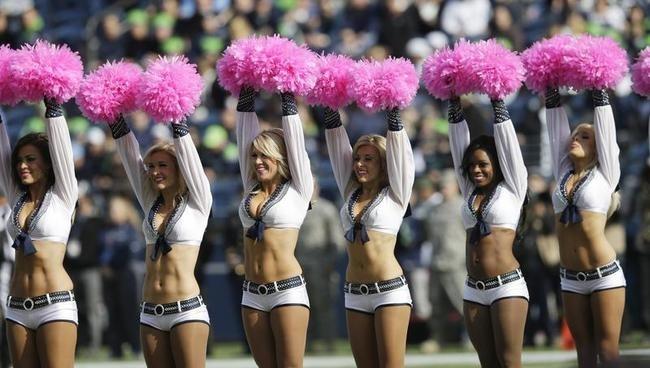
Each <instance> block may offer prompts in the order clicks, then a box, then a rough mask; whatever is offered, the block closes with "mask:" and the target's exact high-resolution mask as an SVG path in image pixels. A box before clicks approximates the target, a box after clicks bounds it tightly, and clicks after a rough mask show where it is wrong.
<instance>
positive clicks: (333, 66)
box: [307, 54, 355, 110]
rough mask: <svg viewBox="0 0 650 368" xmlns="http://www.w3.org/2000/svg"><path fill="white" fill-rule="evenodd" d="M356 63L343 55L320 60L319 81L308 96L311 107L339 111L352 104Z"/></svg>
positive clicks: (332, 55) (331, 55)
mask: <svg viewBox="0 0 650 368" xmlns="http://www.w3.org/2000/svg"><path fill="white" fill-rule="evenodd" d="M354 68H355V62H354V61H353V60H352V59H350V58H348V57H346V56H342V55H334V54H330V55H327V56H322V57H320V58H319V60H318V79H317V80H316V84H315V85H314V88H313V89H312V90H311V91H310V92H309V94H308V95H307V102H308V103H309V104H311V105H322V106H327V107H329V108H331V109H332V110H338V109H340V108H342V107H344V106H346V105H347V104H349V103H350V102H352V96H350V86H351V85H352V83H354Z"/></svg>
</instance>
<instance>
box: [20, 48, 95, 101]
mask: <svg viewBox="0 0 650 368" xmlns="http://www.w3.org/2000/svg"><path fill="white" fill-rule="evenodd" d="M11 72H12V73H13V75H14V78H15V79H16V83H17V84H18V85H20V86H21V89H20V91H19V95H20V97H21V99H24V100H26V101H30V102H36V101H39V100H41V99H43V97H47V98H51V99H54V100H55V101H56V102H57V103H64V102H66V101H68V100H69V99H71V98H72V97H74V96H75V95H76V94H77V90H78V89H79V85H80V84H81V80H82V79H83V64H82V62H81V58H80V57H79V54H78V53H77V52H74V51H72V50H70V48H69V47H68V46H67V45H60V46H59V45H54V44H51V43H49V42H47V41H43V40H38V41H36V43H35V44H34V45H23V46H22V47H21V48H20V50H18V51H17V52H16V59H15V62H14V63H13V64H12V66H11Z"/></svg>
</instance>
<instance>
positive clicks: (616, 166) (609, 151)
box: [594, 105, 621, 190]
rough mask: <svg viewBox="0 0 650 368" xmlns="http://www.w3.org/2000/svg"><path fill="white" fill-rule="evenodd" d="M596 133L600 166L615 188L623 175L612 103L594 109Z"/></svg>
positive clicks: (609, 182)
mask: <svg viewBox="0 0 650 368" xmlns="http://www.w3.org/2000/svg"><path fill="white" fill-rule="evenodd" d="M594 134H595V139H596V151H597V153H598V167H599V169H600V171H601V173H602V174H603V176H604V177H605V179H606V180H607V182H608V184H609V186H610V187H611V188H612V190H614V188H615V187H616V185H618V180H619V179H620V177H621V164H620V161H619V159H618V155H619V152H620V149H619V148H618V144H617V143H616V124H615V123H614V114H613V112H612V107H611V106H610V105H605V106H597V107H596V108H595V109H594Z"/></svg>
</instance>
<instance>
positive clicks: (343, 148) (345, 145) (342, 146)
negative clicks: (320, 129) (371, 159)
mask: <svg viewBox="0 0 650 368" xmlns="http://www.w3.org/2000/svg"><path fill="white" fill-rule="evenodd" d="M325 141H326V142H327V152H328V153H329V156H330V160H331V161H332V169H333V171H334V179H335V180H336V185H337V186H338V188H339V192H340V193H341V196H342V197H343V198H344V199H345V198H347V197H348V196H349V195H350V193H351V192H352V190H353V189H354V188H356V187H357V184H356V182H355V181H354V180H352V146H351V145H350V138H348V133H347V132H346V131H345V127H343V126H340V127H337V128H333V129H326V130H325Z"/></svg>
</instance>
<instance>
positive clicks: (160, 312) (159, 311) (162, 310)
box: [153, 304, 165, 317]
mask: <svg viewBox="0 0 650 368" xmlns="http://www.w3.org/2000/svg"><path fill="white" fill-rule="evenodd" d="M153 314H154V315H155V316H156V317H160V316H162V315H163V314H165V307H163V305H162V304H156V306H155V307H153Z"/></svg>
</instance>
